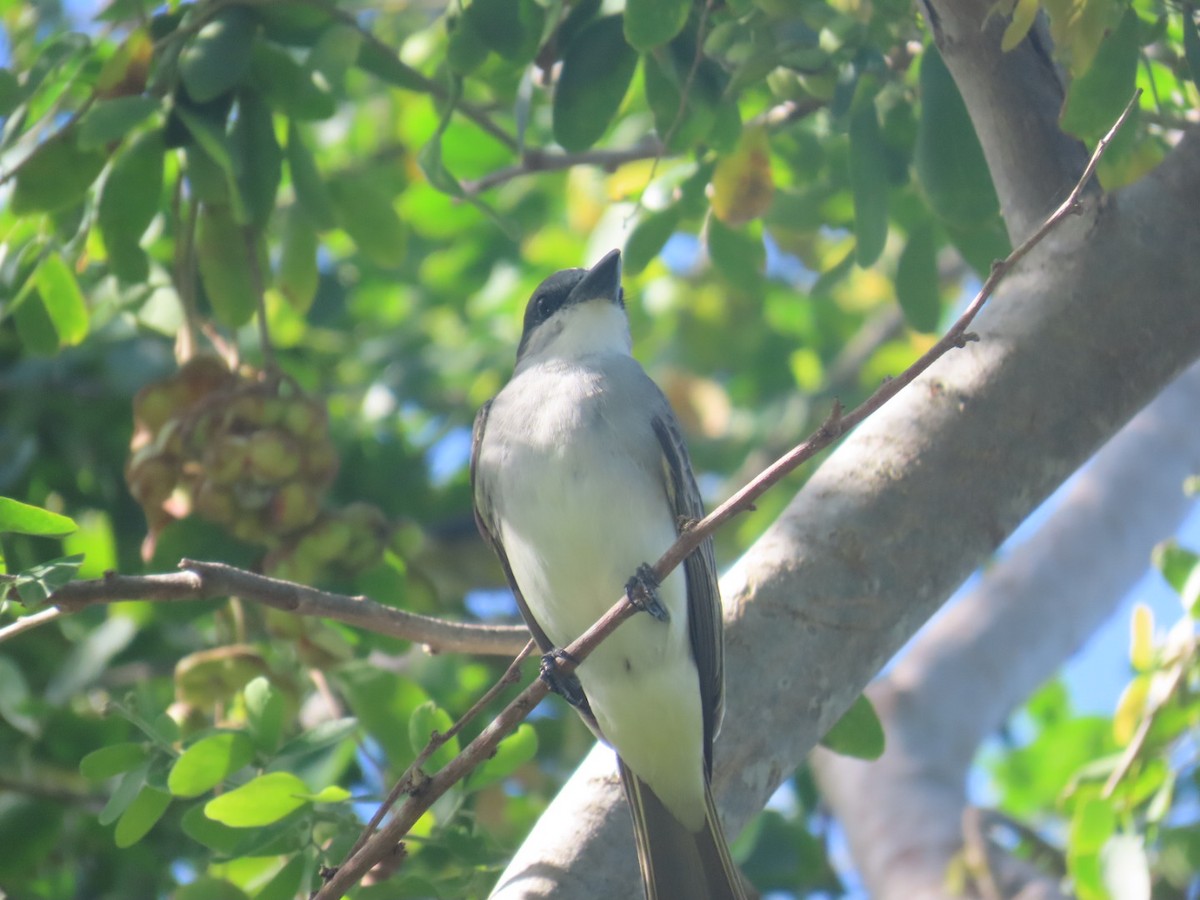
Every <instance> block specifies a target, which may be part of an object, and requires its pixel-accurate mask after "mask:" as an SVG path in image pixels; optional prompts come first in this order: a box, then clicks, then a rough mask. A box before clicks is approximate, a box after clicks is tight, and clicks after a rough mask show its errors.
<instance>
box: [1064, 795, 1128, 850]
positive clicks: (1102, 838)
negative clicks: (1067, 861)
mask: <svg viewBox="0 0 1200 900" xmlns="http://www.w3.org/2000/svg"><path fill="white" fill-rule="evenodd" d="M1116 828H1117V814H1116V811H1115V810H1114V809H1113V807H1112V803H1111V802H1110V801H1108V800H1102V799H1100V798H1098V797H1089V798H1086V799H1084V800H1083V801H1082V802H1080V803H1079V805H1078V806H1076V807H1075V812H1074V814H1073V815H1072V816H1071V830H1070V838H1069V843H1068V847H1069V850H1070V852H1071V853H1072V854H1074V855H1080V856H1082V855H1088V854H1092V853H1099V852H1100V850H1101V848H1103V847H1104V845H1105V843H1106V842H1107V841H1108V839H1109V838H1110V837H1112V836H1113V833H1114V832H1115V831H1116Z"/></svg>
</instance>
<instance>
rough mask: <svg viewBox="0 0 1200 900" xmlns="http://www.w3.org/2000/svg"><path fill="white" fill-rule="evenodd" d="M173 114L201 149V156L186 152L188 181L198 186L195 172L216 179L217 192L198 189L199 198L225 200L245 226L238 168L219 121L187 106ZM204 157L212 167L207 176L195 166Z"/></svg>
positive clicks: (212, 189) (180, 107)
mask: <svg viewBox="0 0 1200 900" xmlns="http://www.w3.org/2000/svg"><path fill="white" fill-rule="evenodd" d="M175 113H176V115H178V116H179V119H180V121H182V122H183V124H184V125H185V126H186V127H187V130H188V131H189V132H190V133H191V135H192V137H193V138H195V139H196V144H197V146H198V147H199V148H200V150H202V151H203V156H200V157H194V156H193V154H191V153H189V154H188V178H189V180H191V181H193V183H194V185H195V186H196V187H201V185H200V183H199V179H198V178H197V176H198V175H199V176H201V177H205V178H207V179H208V180H209V181H218V182H219V183H220V184H221V187H222V189H221V190H220V192H218V191H217V189H216V187H215V186H212V185H210V186H209V187H208V188H207V189H206V190H203V191H198V193H200V194H201V199H203V200H209V201H210V202H211V201H213V200H217V199H220V200H222V201H228V204H229V206H230V207H231V209H232V211H233V218H234V219H235V220H236V221H237V222H239V223H240V224H243V225H244V224H245V223H246V222H247V221H248V214H247V212H246V204H245V200H244V199H243V198H242V191H241V188H240V186H239V185H238V180H237V169H236V167H235V166H234V162H233V150H232V148H231V147H230V145H229V138H228V137H227V136H226V134H225V131H224V130H223V126H222V123H221V122H218V121H215V120H214V119H212V118H209V117H208V116H204V115H201V114H200V113H198V112H195V111H194V110H191V109H188V108H187V107H186V106H177V107H175ZM204 157H207V162H208V163H211V164H212V165H213V167H214V171H213V172H212V173H211V174H208V175H205V173H204V172H203V169H200V168H199V165H198V164H199V161H200V160H202V159H204ZM218 173H219V175H218Z"/></svg>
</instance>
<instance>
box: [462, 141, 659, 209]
mask: <svg viewBox="0 0 1200 900" xmlns="http://www.w3.org/2000/svg"><path fill="white" fill-rule="evenodd" d="M662 153H663V146H662V144H661V143H660V142H659V141H657V140H654V139H651V140H648V141H645V142H643V143H641V144H638V145H637V146H635V147H627V148H625V149H623V150H587V151H584V152H582V153H548V152H546V151H545V150H539V149H531V150H526V151H525V153H524V154H523V155H522V157H521V161H520V162H519V163H516V164H515V165H511V166H505V167H504V168H503V169H497V170H496V171H495V172H490V173H488V174H487V175H484V176H483V177H481V178H476V179H474V180H473V181H464V182H462V188H463V191H464V192H465V193H466V195H467V196H468V197H473V196H476V195H477V194H481V193H483V192H484V191H486V190H488V189H490V188H494V187H496V186H497V185H501V184H504V183H505V182H507V181H511V180H512V179H514V178H520V177H521V176H522V175H530V174H533V173H534V172H556V171H559V170H562V169H569V168H571V167H573V166H599V167H600V168H602V169H607V170H610V171H611V170H613V169H616V168H617V167H619V166H623V165H625V164H626V163H631V162H638V161H640V160H643V159H654V158H656V157H658V156H660V155H662Z"/></svg>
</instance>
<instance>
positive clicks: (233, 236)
mask: <svg viewBox="0 0 1200 900" xmlns="http://www.w3.org/2000/svg"><path fill="white" fill-rule="evenodd" d="M252 252H254V253H257V247H256V245H255V242H254V241H253V239H252V237H251V235H250V233H249V231H248V229H245V228H243V227H242V226H240V225H238V224H237V222H235V221H234V217H233V214H232V212H231V211H230V209H229V207H228V206H214V205H212V204H205V205H204V206H202V207H201V209H200V215H199V217H198V220H197V223H196V262H197V264H198V265H199V267H200V278H201V280H202V281H203V282H204V292H205V294H206V295H207V296H208V302H209V303H210V304H212V308H213V312H214V313H216V316H217V318H218V319H219V320H220V321H221V322H222V323H224V324H225V325H228V326H229V327H230V328H238V327H240V326H242V325H245V324H246V323H247V322H249V321H250V318H251V317H252V316H253V315H254V311H255V309H257V307H258V282H257V279H256V278H255V277H254V271H253V269H252V268H251V266H252V265H253V263H252V262H251V256H250V254H251V253H252Z"/></svg>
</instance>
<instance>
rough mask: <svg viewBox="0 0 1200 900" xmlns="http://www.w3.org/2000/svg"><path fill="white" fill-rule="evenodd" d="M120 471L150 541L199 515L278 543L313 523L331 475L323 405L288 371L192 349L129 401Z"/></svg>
mask: <svg viewBox="0 0 1200 900" xmlns="http://www.w3.org/2000/svg"><path fill="white" fill-rule="evenodd" d="M133 413H134V422H135V430H134V436H133V441H132V445H131V451H132V452H131V455H130V458H129V462H128V464H127V465H126V469H125V479H126V482H127V483H128V485H129V489H130V492H131V493H132V494H133V496H134V498H135V499H136V500H137V501H138V503H139V504H141V506H142V509H143V510H145V513H146V518H147V520H148V521H149V523H150V534H151V539H153V536H154V535H156V534H157V532H158V531H160V530H161V529H162V528H163V527H164V526H165V525H166V524H168V523H169V522H171V521H173V520H175V519H179V518H183V517H185V516H187V515H190V514H193V513H194V514H195V515H197V516H200V517H201V518H203V519H206V520H208V521H210V522H215V523H216V524H218V525H221V526H224V527H225V528H227V529H228V530H229V531H230V532H231V533H232V534H233V535H234V536H235V537H237V538H238V539H240V540H243V541H246V542H247V543H251V544H259V545H263V546H267V547H277V546H279V545H281V544H282V543H284V542H285V541H287V540H288V539H289V538H291V537H293V536H295V535H297V534H298V533H299V532H301V531H302V530H303V529H305V528H306V527H308V526H310V525H312V524H313V523H314V522H315V521H316V520H317V517H318V516H319V515H320V513H321V504H322V501H323V499H324V498H325V495H326V493H327V492H328V490H329V486H330V484H331V483H332V481H333V478H334V476H335V475H336V473H337V468H338V456H337V452H336V450H335V448H334V445H333V442H332V441H331V440H330V435H329V419H328V416H327V414H326V411H325V407H324V404H323V403H321V402H320V401H318V400H317V399H315V398H314V397H311V396H309V395H306V394H305V393H304V392H303V391H301V390H300V389H299V387H297V386H296V384H295V383H294V382H292V381H290V380H289V379H286V378H273V379H262V378H258V377H256V376H255V375H253V374H249V373H248V374H242V373H236V372H232V371H230V370H229V368H228V367H227V366H226V365H225V363H224V362H223V361H221V360H220V359H218V358H217V357H215V356H197V357H195V358H193V359H191V360H190V361H188V362H187V363H186V364H185V365H183V366H182V367H181V368H180V369H179V371H178V372H176V373H175V374H173V375H172V376H170V377H169V378H166V379H164V380H162V381H157V382H154V383H153V384H149V385H147V386H146V387H144V388H142V389H141V391H139V392H138V394H137V396H136V397H135V398H134V405H133Z"/></svg>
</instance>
